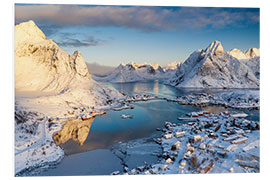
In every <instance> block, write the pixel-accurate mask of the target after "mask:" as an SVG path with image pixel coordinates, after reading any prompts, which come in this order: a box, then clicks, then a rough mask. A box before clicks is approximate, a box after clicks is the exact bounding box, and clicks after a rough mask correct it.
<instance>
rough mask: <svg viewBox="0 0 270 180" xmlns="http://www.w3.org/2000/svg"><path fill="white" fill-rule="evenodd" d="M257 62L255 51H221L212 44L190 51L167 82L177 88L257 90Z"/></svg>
mask: <svg viewBox="0 0 270 180" xmlns="http://www.w3.org/2000/svg"><path fill="white" fill-rule="evenodd" d="M238 58H239V59H238ZM259 61H260V57H259V50H258V49H255V48H252V49H249V50H248V51H246V52H245V53H243V52H241V51H240V50H237V49H234V50H232V51H229V52H224V49H223V47H222V45H221V43H220V42H219V41H214V42H212V43H211V44H210V45H209V46H208V47H207V48H206V49H204V50H197V51H195V52H193V53H192V54H191V55H190V56H189V58H188V59H187V60H186V61H185V62H184V63H183V64H181V65H180V67H179V68H178V70H177V72H176V74H175V75H174V77H172V78H171V79H170V80H168V81H167V83H168V84H170V85H172V86H176V87H196V88H259V85H260V80H259Z"/></svg>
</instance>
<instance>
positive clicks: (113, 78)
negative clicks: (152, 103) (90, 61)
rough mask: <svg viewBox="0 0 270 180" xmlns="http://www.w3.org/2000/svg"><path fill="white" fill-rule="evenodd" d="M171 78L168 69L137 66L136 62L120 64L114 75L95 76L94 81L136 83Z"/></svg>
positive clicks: (156, 66) (143, 65) (145, 65)
mask: <svg viewBox="0 0 270 180" xmlns="http://www.w3.org/2000/svg"><path fill="white" fill-rule="evenodd" d="M169 76H170V74H168V73H167V72H166V69H164V68H162V67H161V66H160V65H157V64H155V65H151V64H147V63H145V64H136V63H134V62H131V63H128V64H120V65H119V66H118V67H117V68H116V69H115V70H114V71H113V72H112V73H110V74H108V75H106V76H97V75H96V76H94V75H93V79H95V80H96V81H106V82H118V83H123V82H135V81H144V80H156V79H166V78H168V77H169Z"/></svg>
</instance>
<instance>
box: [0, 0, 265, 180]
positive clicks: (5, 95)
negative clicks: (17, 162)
mask: <svg viewBox="0 0 270 180" xmlns="http://www.w3.org/2000/svg"><path fill="white" fill-rule="evenodd" d="M14 3H42V4H99V5H152V6H158V5H159V6H207V7H260V8H261V10H260V17H261V21H260V23H261V24H260V25H261V33H260V37H262V38H261V43H260V49H261V57H262V58H261V114H260V116H261V135H260V137H261V173H257V174H211V175H165V176H150V175H148V176H140V178H142V179H146V178H155V179H163V178H170V179H178V178H183V179H186V178H188V179H207V180H210V179H215V180H216V179H217V178H218V179H236V178H237V179H239V178H241V179H253V180H254V178H259V179H264V178H266V177H267V175H268V173H269V172H268V171H269V170H268V167H269V162H270V161H269V160H270V159H269V154H270V153H269V152H270V151H269V150H270V149H269V140H268V138H269V130H268V128H269V127H270V125H269V121H270V119H268V118H267V116H269V113H268V111H269V109H268V103H269V102H270V98H269V94H270V93H269V92H270V89H269V86H270V85H269V84H270V83H269V77H270V74H269V73H270V71H269V70H268V69H269V68H270V57H269V54H270V53H269V50H268V49H269V48H270V46H269V42H270V40H269V32H270V29H269V24H270V23H268V18H269V17H270V14H269V12H270V6H269V1H268V0H259V1H258V0H76V1H74V0H61V1H55V0H38V1H37V0H17V1H14V0H11V1H4V2H1V11H0V12H1V16H0V17H1V21H0V22H1V43H0V44H1V63H2V68H1V70H0V72H1V76H0V77H1V81H0V82H1V84H2V86H1V93H0V94H1V108H0V109H1V122H2V124H1V127H2V128H1V130H2V131H1V134H2V143H1V144H2V145H1V163H0V165H1V176H2V179H13V178H15V177H14V170H13V169H14V151H13V143H14V140H13V137H14V129H13V127H14V126H13V123H14V121H13V118H14V114H13V112H14V111H13V108H14V84H13V82H14V64H13V52H14V51H13V41H14V40H13V30H14ZM34 178H35V179H41V178H42V179H44V178H45V179H46V178H49V179H65V180H69V179H75V178H76V179H77V178H79V179H89V178H91V179H104V178H105V179H107V178H109V179H111V180H112V179H114V180H116V179H117V180H119V179H120V180H121V179H123V180H124V179H126V178H128V179H137V178H138V176H91V177H89V176H79V177H75V176H70V177H63V176H61V177H40V178H38V177H34ZM25 179H30V177H26V178H25ZM31 179H32V178H31Z"/></svg>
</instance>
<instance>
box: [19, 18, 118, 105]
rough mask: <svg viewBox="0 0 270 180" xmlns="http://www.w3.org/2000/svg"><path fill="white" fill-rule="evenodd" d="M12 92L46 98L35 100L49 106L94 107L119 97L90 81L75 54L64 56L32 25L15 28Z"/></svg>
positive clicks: (77, 55)
mask: <svg viewBox="0 0 270 180" xmlns="http://www.w3.org/2000/svg"><path fill="white" fill-rule="evenodd" d="M15 91H16V93H17V92H39V93H40V94H42V93H47V94H50V96H46V97H39V98H36V99H35V100H36V101H38V102H40V103H42V104H50V105H52V104H66V102H72V103H75V104H76V103H77V104H80V105H82V104H84V105H96V104H100V103H104V102H106V101H107V100H108V99H113V98H117V97H119V96H121V95H120V93H119V92H117V91H112V90H109V89H107V88H105V87H102V86H100V85H99V84H98V83H96V82H95V81H94V80H93V79H92V78H91V76H90V74H89V73H88V69H87V66H86V63H85V61H84V59H83V57H82V55H81V53H80V52H79V51H75V52H74V53H73V54H72V55H68V54H67V53H66V52H65V51H63V50H62V49H61V48H59V47H58V45H57V44H56V43H55V42H53V41H52V40H47V39H46V36H45V35H44V33H43V32H42V31H41V30H40V29H39V28H38V27H37V26H36V24H35V23H34V22H33V21H28V22H23V23H20V24H18V25H16V26H15Z"/></svg>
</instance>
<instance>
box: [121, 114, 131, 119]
mask: <svg viewBox="0 0 270 180" xmlns="http://www.w3.org/2000/svg"><path fill="white" fill-rule="evenodd" d="M121 118H122V119H128V118H129V119H133V116H131V115H126V114H122V116H121Z"/></svg>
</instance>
